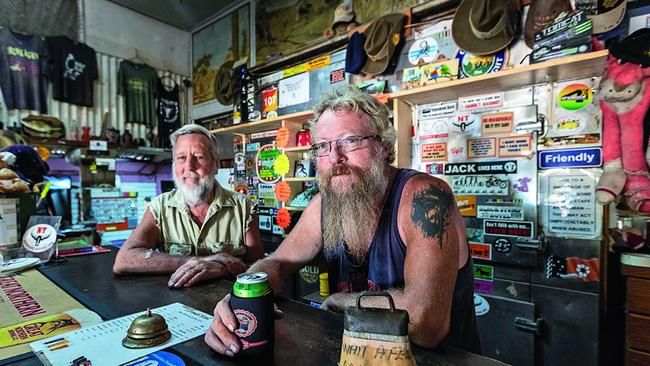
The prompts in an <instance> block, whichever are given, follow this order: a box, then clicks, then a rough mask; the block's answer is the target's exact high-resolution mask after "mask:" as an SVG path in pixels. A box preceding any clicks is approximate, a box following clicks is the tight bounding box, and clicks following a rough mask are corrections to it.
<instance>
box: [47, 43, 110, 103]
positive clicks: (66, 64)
mask: <svg viewBox="0 0 650 366" xmlns="http://www.w3.org/2000/svg"><path fill="white" fill-rule="evenodd" d="M45 43H46V44H47V48H48V51H49V56H50V62H51V63H52V68H51V73H50V78H51V81H52V94H53V96H52V97H53V98H54V99H56V100H60V101H62V102H67V103H72V104H76V105H81V106H86V107H92V106H93V104H94V103H93V101H94V99H93V89H94V88H93V87H94V82H95V80H96V79H97V55H96V53H95V50H94V49H93V48H92V47H90V46H87V45H85V44H83V43H76V42H74V41H73V40H71V39H70V38H68V37H66V36H56V37H47V38H46V39H45Z"/></svg>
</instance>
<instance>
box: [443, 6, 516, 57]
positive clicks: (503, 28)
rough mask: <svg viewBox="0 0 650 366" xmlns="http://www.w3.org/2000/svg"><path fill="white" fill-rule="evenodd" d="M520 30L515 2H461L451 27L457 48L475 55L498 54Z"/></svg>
mask: <svg viewBox="0 0 650 366" xmlns="http://www.w3.org/2000/svg"><path fill="white" fill-rule="evenodd" d="M518 29H519V9H518V8H517V1H516V0H463V1H462V2H461V3H460V5H459V6H458V9H457V10H456V14H455V15H454V21H453V23H452V25H451V34H452V36H453V37H454V41H455V42H456V44H457V45H458V47H460V48H462V49H464V50H465V51H468V52H471V53H473V54H475V55H487V54H490V53H494V52H496V51H499V50H501V49H503V48H505V47H506V46H508V44H510V42H512V40H513V39H514V37H515V35H516V34H517V31H518Z"/></svg>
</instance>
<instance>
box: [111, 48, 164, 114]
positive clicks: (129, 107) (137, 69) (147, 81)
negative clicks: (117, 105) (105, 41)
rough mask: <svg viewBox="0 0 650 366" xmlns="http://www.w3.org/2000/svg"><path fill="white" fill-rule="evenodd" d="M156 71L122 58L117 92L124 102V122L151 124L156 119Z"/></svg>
mask: <svg viewBox="0 0 650 366" xmlns="http://www.w3.org/2000/svg"><path fill="white" fill-rule="evenodd" d="M157 81H158V77H157V76H156V71H154V69H153V68H152V67H151V66H149V65H145V64H136V63H133V62H131V61H127V60H124V61H122V62H121V63H120V70H119V73H118V76H117V92H118V93H119V94H121V95H123V96H124V99H125V102H126V122H138V123H144V124H147V125H149V126H153V124H154V123H155V121H156V105H155V97H156V92H157V84H156V83H157Z"/></svg>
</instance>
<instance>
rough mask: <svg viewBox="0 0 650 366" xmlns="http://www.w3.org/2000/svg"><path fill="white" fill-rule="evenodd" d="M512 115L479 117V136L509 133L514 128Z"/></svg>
mask: <svg viewBox="0 0 650 366" xmlns="http://www.w3.org/2000/svg"><path fill="white" fill-rule="evenodd" d="M514 115H515V114H514V113H513V112H503V113H490V114H484V115H482V116H481V134H482V135H494V134H499V133H510V132H512V129H513V126H514Z"/></svg>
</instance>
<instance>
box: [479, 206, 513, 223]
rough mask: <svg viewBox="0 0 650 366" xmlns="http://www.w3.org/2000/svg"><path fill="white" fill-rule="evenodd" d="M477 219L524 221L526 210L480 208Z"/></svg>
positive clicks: (506, 207) (505, 207)
mask: <svg viewBox="0 0 650 366" xmlns="http://www.w3.org/2000/svg"><path fill="white" fill-rule="evenodd" d="M476 218H478V219H507V220H523V219H524V208H523V207H515V206H478V207H477V209H476Z"/></svg>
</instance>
